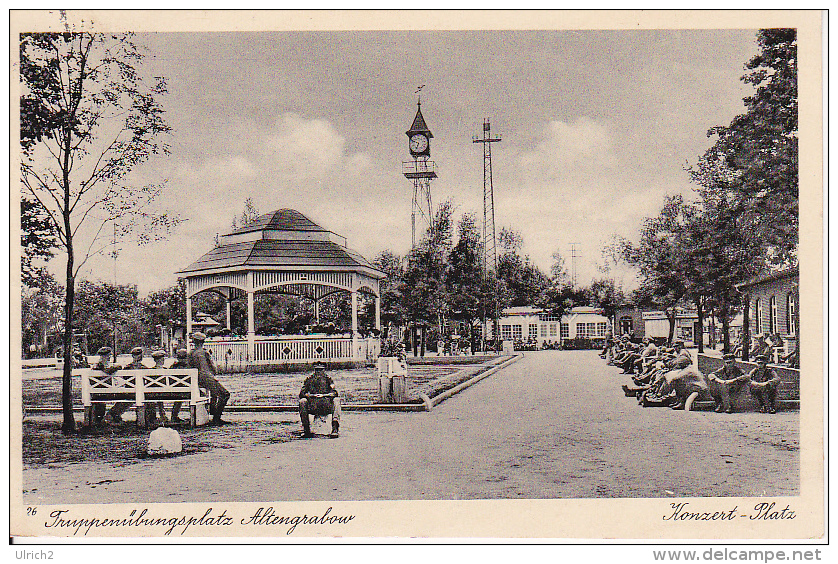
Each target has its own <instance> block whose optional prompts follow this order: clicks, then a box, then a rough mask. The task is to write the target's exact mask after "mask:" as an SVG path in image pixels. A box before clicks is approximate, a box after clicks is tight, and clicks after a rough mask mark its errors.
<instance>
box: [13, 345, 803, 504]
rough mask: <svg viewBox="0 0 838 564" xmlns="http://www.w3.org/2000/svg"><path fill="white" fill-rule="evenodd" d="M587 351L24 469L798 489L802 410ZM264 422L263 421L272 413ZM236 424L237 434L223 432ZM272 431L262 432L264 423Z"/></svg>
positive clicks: (576, 492) (118, 493) (259, 482)
mask: <svg viewBox="0 0 838 564" xmlns="http://www.w3.org/2000/svg"><path fill="white" fill-rule="evenodd" d="M618 372H619V370H618V369H616V368H613V367H607V366H605V364H604V362H603V361H602V360H600V359H599V357H598V356H597V354H596V352H595V351H538V352H528V353H524V358H523V359H521V360H520V361H519V362H517V363H514V364H512V365H511V366H509V367H507V368H504V369H503V370H500V371H498V372H497V373H496V374H494V375H492V376H490V377H489V378H486V379H484V380H483V381H481V382H479V383H478V384H476V385H475V386H473V387H471V388H469V389H467V390H465V391H464V392H462V393H460V394H458V395H457V396H454V397H453V398H451V399H449V400H447V401H445V402H443V403H442V404H441V405H439V406H437V407H436V408H435V409H434V410H433V411H432V412H430V413H369V412H347V413H344V415H343V424H342V432H341V437H340V438H339V439H336V440H328V439H320V438H316V439H310V440H302V439H300V440H290V441H287V440H282V441H278V442H272V441H270V440H264V439H265V437H262V439H260V440H259V441H257V442H254V441H253V440H250V439H249V437H248V436H247V434H246V433H238V432H236V429H237V428H239V427H240V426H241V427H247V426H248V425H258V422H259V421H260V420H261V421H263V422H264V423H265V424H266V425H269V426H270V425H272V426H274V427H275V428H277V429H280V428H282V429H290V428H293V427H294V426H295V425H296V423H295V417H294V415H293V414H287V413H286V414H230V416H229V419H230V420H231V421H233V422H234V424H233V425H230V426H229V427H230V435H231V439H230V440H229V441H227V443H228V444H226V445H224V446H225V448H217V449H211V450H209V451H208V452H200V451H199V452H195V453H194V454H189V455H185V456H178V457H174V458H169V459H148V460H140V461H134V462H132V463H131V464H111V463H102V462H87V461H85V462H79V463H71V464H66V465H62V466H54V467H46V466H40V467H30V468H25V469H24V472H23V489H24V496H23V501H24V503H27V504H35V503H59V502H63V503H125V502H131V501H137V500H144V501H147V502H179V501H188V502H200V501H212V500H226V501H274V500H276V501H282V500H375V499H491V498H584V497H606V498H609V497H670V496H679V497H680V496H760V495H770V496H785V495H797V494H798V493H799V489H800V487H799V483H800V480H799V473H800V457H799V423H798V422H799V414H798V412H797V411H790V412H780V413H778V414H776V415H768V414H762V413H735V414H731V415H728V414H716V413H714V412H683V411H672V410H670V409H666V408H647V409H643V408H641V407H639V406H638V405H637V403H636V400H634V399H633V398H627V397H625V396H624V395H623V393H622V391H621V390H620V384H621V383H624V382H625V380H624V378H626V377H625V376H620V375H618ZM268 428H269V427H268ZM235 436H238V437H241V439H240V440H239V439H234V438H232V437H235ZM268 438H269V437H268Z"/></svg>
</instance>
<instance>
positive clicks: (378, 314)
mask: <svg viewBox="0 0 838 564" xmlns="http://www.w3.org/2000/svg"><path fill="white" fill-rule="evenodd" d="M375 328H376V329H378V330H379V331H381V296H376V297H375Z"/></svg>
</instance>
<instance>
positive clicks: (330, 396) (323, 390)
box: [300, 362, 340, 438]
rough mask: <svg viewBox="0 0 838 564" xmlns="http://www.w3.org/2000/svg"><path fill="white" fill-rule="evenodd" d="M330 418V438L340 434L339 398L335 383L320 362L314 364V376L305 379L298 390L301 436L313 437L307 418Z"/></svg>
mask: <svg viewBox="0 0 838 564" xmlns="http://www.w3.org/2000/svg"><path fill="white" fill-rule="evenodd" d="M309 415H314V416H320V417H325V416H326V415H331V416H332V434H331V435H329V436H330V437H332V438H337V437H338V434H339V432H340V396H339V394H338V392H337V390H336V389H335V382H334V381H333V380H332V378H331V377H330V376H329V375H328V374H326V366H325V365H324V364H323V363H322V362H316V363H315V364H314V374H312V375H311V376H309V377H308V378H306V380H305V382H303V387H302V389H301V390H300V421H301V422H302V424H303V436H304V437H313V436H314V435H313V434H312V433H311V424H310V423H309V420H308V416H309Z"/></svg>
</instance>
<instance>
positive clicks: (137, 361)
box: [108, 347, 147, 423]
mask: <svg viewBox="0 0 838 564" xmlns="http://www.w3.org/2000/svg"><path fill="white" fill-rule="evenodd" d="M146 368H147V367H146V365H145V364H143V348H142V347H134V348H133V349H131V364H129V365H128V366H126V367H125V370H145V369H146ZM130 407H131V402H129V401H121V402H118V403H117V404H115V405H114V406H113V407H112V408H111V410H110V412H108V415H109V416H110V418H111V421H113V422H114V423H122V414H123V413H125V412H126V411H128V409H129V408H130Z"/></svg>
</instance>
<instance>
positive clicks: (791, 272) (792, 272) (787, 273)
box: [736, 265, 799, 288]
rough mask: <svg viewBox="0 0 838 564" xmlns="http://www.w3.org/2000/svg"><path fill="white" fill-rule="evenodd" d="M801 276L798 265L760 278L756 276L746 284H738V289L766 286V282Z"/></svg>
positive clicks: (766, 273)
mask: <svg viewBox="0 0 838 564" xmlns="http://www.w3.org/2000/svg"><path fill="white" fill-rule="evenodd" d="M798 275H799V267H798V266H797V265H795V266H792V267H789V268H784V269H782V270H775V271H773V272H763V273H762V274H760V275H758V276H754V277H753V278H751V279H750V280H748V281H746V282H742V283H741V284H737V285H736V287H737V288H748V287H750V286H756V285H758V284H765V283H766V282H773V281H774V280H779V279H780V278H792V277H794V276H798Z"/></svg>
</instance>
